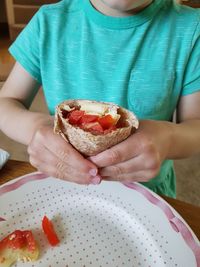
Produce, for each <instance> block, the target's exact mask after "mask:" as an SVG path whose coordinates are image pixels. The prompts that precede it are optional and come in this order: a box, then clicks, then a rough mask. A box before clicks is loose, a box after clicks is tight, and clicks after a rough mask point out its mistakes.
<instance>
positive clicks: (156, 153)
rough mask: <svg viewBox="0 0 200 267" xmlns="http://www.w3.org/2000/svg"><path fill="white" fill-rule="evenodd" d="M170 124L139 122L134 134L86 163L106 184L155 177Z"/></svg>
mask: <svg viewBox="0 0 200 267" xmlns="http://www.w3.org/2000/svg"><path fill="white" fill-rule="evenodd" d="M170 124H171V123H168V122H159V121H141V122H140V126H139V129H138V130H137V132H136V133H135V134H133V135H131V136H130V137H129V138H127V139H126V140H125V141H123V142H121V143H119V144H118V145H116V146H114V147H112V148H110V149H108V150H106V151H104V152H102V153H99V154H98V155H97V156H94V157H90V160H91V161H92V162H93V163H95V164H96V165H97V166H98V167H99V168H100V171H99V173H100V175H101V176H102V177H103V178H104V179H106V180H118V181H139V182H146V181H149V180H150V179H152V178H154V177H155V176H156V175H157V174H158V172H159V169H160V166H161V163H162V161H163V160H164V159H165V158H166V157H167V154H168V149H169V145H170V136H171V134H170V133H171V130H170V129H171V128H170Z"/></svg>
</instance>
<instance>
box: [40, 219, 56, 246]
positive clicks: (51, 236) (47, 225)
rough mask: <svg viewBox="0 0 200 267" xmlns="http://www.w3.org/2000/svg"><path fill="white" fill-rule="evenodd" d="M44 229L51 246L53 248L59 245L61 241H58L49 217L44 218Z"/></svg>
mask: <svg viewBox="0 0 200 267" xmlns="http://www.w3.org/2000/svg"><path fill="white" fill-rule="evenodd" d="M42 228H43V231H44V233H45V235H46V237H47V239H48V241H49V243H50V245H52V246H56V245H58V244H59V242H60V240H59V239H58V236H57V234H56V232H55V230H54V227H53V224H52V222H51V221H50V220H49V219H48V218H47V216H44V218H43V219H42Z"/></svg>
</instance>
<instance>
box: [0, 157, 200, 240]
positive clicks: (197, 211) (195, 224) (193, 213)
mask: <svg viewBox="0 0 200 267" xmlns="http://www.w3.org/2000/svg"><path fill="white" fill-rule="evenodd" d="M34 171H36V169H35V168H33V167H32V166H31V165H30V164H29V163H28V162H22V161H14V160H9V161H8V163H7V164H6V165H5V166H4V168H3V169H2V170H0V185H2V184H4V183H6V182H8V181H10V180H12V179H14V178H16V177H19V176H21V175H24V174H27V173H30V172H34ZM163 198H164V199H165V200H166V201H167V202H168V203H169V204H170V205H171V206H172V207H173V208H174V209H175V210H176V211H177V212H178V213H179V214H180V215H181V216H182V217H183V218H184V220H185V221H186V222H187V223H188V224H189V226H190V227H191V229H192V230H193V231H194V233H195V234H196V236H197V237H198V239H199V240H200V207H197V206H194V205H191V204H188V203H185V202H183V201H180V200H177V199H172V198H169V197H163Z"/></svg>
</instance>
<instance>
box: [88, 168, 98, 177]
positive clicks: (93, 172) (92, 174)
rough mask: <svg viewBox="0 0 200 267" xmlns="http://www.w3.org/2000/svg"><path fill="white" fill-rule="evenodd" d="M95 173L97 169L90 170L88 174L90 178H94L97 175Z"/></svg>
mask: <svg viewBox="0 0 200 267" xmlns="http://www.w3.org/2000/svg"><path fill="white" fill-rule="evenodd" d="M97 172H98V170H97V169H91V170H90V171H89V174H90V175H91V176H96V175H97Z"/></svg>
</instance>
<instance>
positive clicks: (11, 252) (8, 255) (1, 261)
mask: <svg viewBox="0 0 200 267" xmlns="http://www.w3.org/2000/svg"><path fill="white" fill-rule="evenodd" d="M38 257H39V249H38V246H37V243H36V241H35V239H34V236H33V233H32V231H29V230H26V231H21V230H16V231H14V232H12V233H11V234H9V235H8V236H6V237H5V238H4V239H3V240H1V241H0V266H2V267H3V266H5V267H9V266H11V265H13V264H14V263H15V262H16V261H18V260H22V261H35V260H37V259H38Z"/></svg>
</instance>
